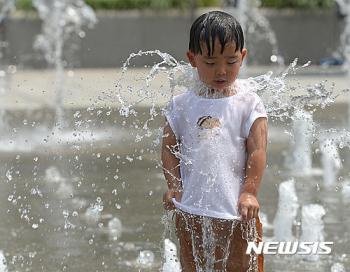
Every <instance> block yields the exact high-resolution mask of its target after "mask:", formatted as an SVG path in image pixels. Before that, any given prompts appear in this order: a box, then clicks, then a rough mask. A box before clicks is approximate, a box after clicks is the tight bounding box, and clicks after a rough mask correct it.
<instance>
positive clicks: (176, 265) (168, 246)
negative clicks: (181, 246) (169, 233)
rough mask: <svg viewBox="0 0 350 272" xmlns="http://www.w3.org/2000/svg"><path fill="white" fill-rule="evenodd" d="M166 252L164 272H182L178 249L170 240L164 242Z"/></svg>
mask: <svg viewBox="0 0 350 272" xmlns="http://www.w3.org/2000/svg"><path fill="white" fill-rule="evenodd" d="M164 252H165V253H164V258H165V261H164V263H163V272H180V271H181V267H180V262H179V260H178V258H177V248H176V245H175V244H174V243H173V242H172V241H170V240H169V239H165V240H164Z"/></svg>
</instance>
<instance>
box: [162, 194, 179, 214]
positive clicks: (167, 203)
mask: <svg viewBox="0 0 350 272" xmlns="http://www.w3.org/2000/svg"><path fill="white" fill-rule="evenodd" d="M182 195H183V191H182V189H180V190H175V189H169V190H168V191H166V192H165V194H164V196H163V205H164V209H165V210H167V211H170V210H174V209H175V205H174V203H173V198H175V200H176V201H177V202H181V198H182Z"/></svg>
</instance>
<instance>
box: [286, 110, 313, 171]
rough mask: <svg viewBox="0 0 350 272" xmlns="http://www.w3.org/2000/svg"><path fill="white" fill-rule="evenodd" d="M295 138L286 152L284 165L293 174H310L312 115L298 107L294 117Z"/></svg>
mask: <svg viewBox="0 0 350 272" xmlns="http://www.w3.org/2000/svg"><path fill="white" fill-rule="evenodd" d="M292 126H293V130H294V133H293V134H292V135H293V137H294V139H293V140H292V141H291V146H290V149H289V151H288V152H286V153H284V155H285V161H284V166H285V167H286V168H287V169H291V170H292V172H293V174H298V175H310V174H311V169H312V150H311V141H312V135H313V132H314V124H313V118H312V115H311V114H310V113H309V112H306V111H305V110H303V109H297V110H296V111H295V112H294V115H293V117H292Z"/></svg>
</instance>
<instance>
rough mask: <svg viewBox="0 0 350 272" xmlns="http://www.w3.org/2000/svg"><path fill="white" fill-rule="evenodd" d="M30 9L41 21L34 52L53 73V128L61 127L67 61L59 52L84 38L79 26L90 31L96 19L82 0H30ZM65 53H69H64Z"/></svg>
mask: <svg viewBox="0 0 350 272" xmlns="http://www.w3.org/2000/svg"><path fill="white" fill-rule="evenodd" d="M33 5H34V7H35V8H36V9H37V10H38V13H39V17H40V19H41V20H42V21H43V25H42V32H41V34H39V35H37V37H36V39H35V42H34V45H33V47H34V49H35V50H41V51H43V52H44V56H45V59H46V61H47V63H49V64H52V65H53V66H54V67H55V69H56V81H57V82H56V84H57V85H56V119H57V120H56V124H57V125H58V126H63V124H62V121H63V111H62V105H61V103H62V88H63V77H62V76H63V68H64V67H65V66H66V65H67V61H64V60H63V52H64V51H67V50H64V49H65V46H67V44H66V43H67V41H69V40H71V39H72V36H74V35H76V36H79V37H80V38H83V37H84V36H85V33H84V31H83V30H82V29H81V28H82V26H84V25H87V26H88V27H90V28H91V27H93V26H94V25H95V24H96V23H97V18H96V15H95V13H94V11H93V10H92V8H91V7H90V6H88V5H86V4H85V2H84V1H83V0H78V1H74V0H63V1H62V0H51V1H45V0H34V1H33ZM68 48H74V49H75V50H76V49H77V45H74V44H73V45H72V44H71V45H68ZM68 52H69V51H68Z"/></svg>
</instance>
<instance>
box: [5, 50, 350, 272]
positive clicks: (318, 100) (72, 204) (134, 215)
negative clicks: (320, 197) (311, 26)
mask: <svg viewBox="0 0 350 272" xmlns="http://www.w3.org/2000/svg"><path fill="white" fill-rule="evenodd" d="M150 55H152V56H153V57H154V58H157V59H160V61H158V62H157V63H156V64H155V65H154V66H152V67H150V69H144V74H143V76H141V77H137V78H134V81H135V82H137V83H138V84H139V86H140V87H137V88H135V87H134V86H133V85H132V82H130V81H127V80H125V78H127V73H129V72H131V69H129V67H130V66H132V62H133V59H134V58H142V57H143V56H150ZM307 65H308V64H306V65H303V66H301V67H297V61H295V62H293V63H292V64H291V65H290V66H289V67H288V68H287V70H286V71H284V72H282V73H281V74H278V75H277V76H276V75H273V73H272V72H269V73H267V74H264V75H261V76H258V77H254V78H249V79H244V80H240V83H241V84H242V85H244V86H246V88H249V89H251V90H253V91H255V92H256V93H257V94H259V95H260V96H261V97H262V99H263V101H264V103H265V106H266V109H267V112H268V116H269V122H270V123H271V125H276V124H277V125H279V126H281V127H283V128H284V127H287V128H289V131H288V130H287V129H285V132H286V133H288V135H292V137H295V136H294V133H295V129H294V128H292V129H290V126H289V125H290V123H293V120H294V119H297V118H298V117H297V116H295V114H294V113H295V112H298V111H304V112H305V111H306V112H307V113H310V114H311V115H312V116H313V115H314V114H315V113H317V112H318V111H322V110H323V109H325V108H327V107H328V106H330V105H332V104H333V102H334V101H335V99H336V98H337V96H338V95H336V94H333V91H334V87H332V88H331V90H328V89H327V88H326V82H321V83H319V84H316V85H315V86H307V87H302V86H300V85H299V86H297V87H295V86H292V85H289V84H288V83H287V80H286V77H287V75H288V74H289V73H296V72H297V70H298V69H303V68H306V67H307ZM122 70H123V74H122V75H123V76H124V78H122V79H120V81H119V82H118V83H117V84H116V88H115V89H112V90H110V91H104V92H103V94H102V95H101V96H100V97H98V98H97V99H96V101H95V102H94V103H93V104H92V105H91V107H89V109H88V110H86V115H88V118H87V120H86V121H84V122H83V121H82V120H83V117H81V116H80V115H82V114H83V112H84V111H83V110H80V111H73V112H72V113H70V114H71V115H72V116H73V115H74V117H73V120H74V122H76V123H77V126H80V124H81V123H83V124H82V126H84V130H85V131H86V134H85V135H87V134H92V135H93V137H92V139H94V140H92V141H91V143H90V142H89V140H84V139H83V137H79V135H77V136H76V137H75V138H73V139H69V140H67V141H65V140H62V142H61V143H60V144H58V145H54V146H52V145H46V146H47V147H48V148H47V149H46V150H45V152H52V153H49V154H48V156H49V157H50V154H51V155H52V156H53V157H54V158H53V159H49V161H48V162H46V163H45V162H44V160H43V159H42V158H43V157H44V156H43V155H40V154H39V155H35V156H33V157H34V159H33V158H31V157H30V156H31V155H32V154H29V155H28V154H27V155H22V154H21V156H15V158H13V159H12V161H11V163H10V162H6V163H7V164H6V165H5V164H4V165H5V166H3V167H4V173H6V174H4V178H5V180H6V184H5V185H6V186H8V187H9V188H10V190H9V192H10V196H11V197H10V196H9V195H6V197H5V199H8V202H9V204H10V206H12V210H14V211H15V213H16V214H18V213H19V215H18V217H21V220H26V221H27V222H28V224H30V226H34V227H33V231H35V230H37V229H39V230H42V229H43V228H44V226H45V225H44V223H43V222H44V221H45V224H48V225H49V224H50V223H52V222H54V223H52V224H53V226H54V227H53V228H52V229H50V228H49V227H48V231H47V232H43V236H44V238H47V239H46V240H48V241H49V242H51V243H52V244H57V243H58V244H59V246H60V247H62V248H63V249H62V251H64V250H65V249H67V251H69V252H72V253H71V254H72V255H70V257H68V256H64V260H62V263H63V264H62V269H63V268H64V265H65V264H66V263H67V262H69V261H70V260H72V259H73V258H74V254H77V256H79V254H83V253H82V251H83V250H80V245H78V246H77V245H74V246H72V247H69V245H71V244H72V243H73V242H74V241H76V240H75V239H72V238H74V237H79V241H84V242H86V244H88V246H89V247H88V248H87V251H88V252H92V253H91V256H94V257H95V256H96V254H97V253H94V252H98V251H103V252H104V253H106V252H105V250H107V249H106V247H108V249H109V248H111V249H113V251H112V252H113V254H112V255H113V256H112V258H111V259H112V261H110V262H109V266H110V267H112V266H113V265H115V262H116V258H117V259H118V260H117V262H118V264H121V265H122V264H125V263H126V262H125V260H131V261H130V262H129V263H131V265H129V266H125V267H127V268H129V267H133V268H135V267H137V263H136V259H137V255H138V254H139V253H140V252H142V251H144V250H150V251H151V252H156V251H157V252H158V251H159V248H157V246H154V245H153V244H151V243H147V242H149V240H150V241H152V237H151V238H149V237H147V235H146V234H145V233H147V231H148V230H149V229H156V230H157V229H158V228H159V227H158V226H157V224H155V223H154V220H156V221H157V220H158V219H157V218H158V217H157V216H158V214H159V213H156V212H154V213H152V212H153V210H152V208H151V209H150V208H147V209H145V210H144V209H143V208H144V207H154V206H157V205H155V203H156V202H157V201H159V199H160V198H154V197H158V195H159V194H160V193H159V192H161V191H162V190H163V188H162V187H161V186H160V185H159V184H163V183H164V181H163V178H162V177H160V176H159V175H160V174H159V173H157V171H159V170H160V169H161V167H162V165H161V163H160V161H159V150H158V148H159V144H160V142H161V139H162V131H163V124H162V121H163V120H161V121H160V122H159V120H160V119H163V118H162V117H163V116H162V115H163V114H164V110H165V105H166V104H167V103H168V101H169V100H170V99H171V98H172V97H173V96H174V95H176V94H179V93H181V92H183V91H186V90H187V88H188V86H192V87H193V86H196V84H201V83H200V82H199V81H198V74H197V73H196V70H195V69H193V68H192V67H190V66H189V65H188V64H186V63H182V62H178V61H177V60H175V59H174V58H172V57H171V56H170V55H169V54H166V53H162V52H160V51H148V52H139V53H137V54H133V55H131V56H130V58H129V59H128V60H127V62H126V63H125V65H124V66H123V69H122ZM159 79H160V80H159ZM157 80H159V81H161V83H160V84H161V86H159V85H158V81H157ZM344 92H345V91H342V92H340V94H341V93H344ZM340 94H339V95H340ZM115 101H118V102H119V105H120V106H119V107H118V108H117V109H113V108H112V107H111V106H110V104H111V103H113V102H115ZM107 117H108V118H109V119H108V118H107ZM92 119H95V121H96V120H98V121H99V122H105V123H106V124H107V123H108V125H109V126H113V127H116V130H115V131H114V132H112V133H111V134H110V135H109V138H108V137H107V138H103V139H104V140H105V139H107V140H108V141H110V142H111V143H106V141H97V140H96V134H95V133H97V132H99V128H100V127H98V128H96V127H94V126H93V125H92V123H93V121H91V120H92ZM299 119H300V118H299ZM80 122H81V123H80ZM96 122H97V121H96ZM315 122H316V121H315ZM85 126H86V127H85ZM104 129H106V127H103V130H104ZM96 131H97V132H96ZM110 131H111V130H109V131H108V133H109V132H110ZM332 132H333V133H334V135H335V136H336V137H337V139H336V141H335V142H336V143H337V144H338V145H339V147H340V148H344V147H348V146H349V145H348V143H349V139H350V138H349V132H348V130H347V129H345V128H344V129H336V128H332V127H331V128H329V127H326V125H323V126H319V125H317V123H316V125H315V127H314V129H313V130H308V131H304V132H301V133H304V134H307V133H311V134H312V142H313V143H314V144H318V143H319V142H322V141H320V138H321V139H322V140H323V139H324V138H325V137H327V135H330V133H332ZM76 133H77V134H79V133H80V132H79V131H76ZM108 133H107V135H108ZM332 135H333V134H332ZM101 142H103V143H101ZM37 146H39V145H37ZM63 147H66V148H63ZM50 148H51V149H53V150H52V151H51V150H50ZM127 148H129V149H127ZM65 149H68V150H69V152H70V153H69V156H68V155H67V154H65V153H64V152H65ZM72 154H73V155H72ZM16 155H17V154H16ZM71 155H72V156H71ZM26 157H29V159H30V161H31V162H30V163H27V164H26V168H25V169H28V168H30V167H32V169H30V170H29V171H32V173H31V175H30V177H28V176H26V177H25V175H24V173H25V171H26V170H25V169H22V168H20V166H21V163H22V162H26V161H27V160H25V158H26ZM181 159H183V160H186V158H181ZM58 162H60V163H62V164H63V166H64V167H62V169H70V171H68V170H66V172H63V173H60V172H57V170H56V169H54V168H51V169H50V167H52V165H55V163H58ZM187 163H190V162H187ZM141 165H142V167H141ZM154 165H155V166H154ZM46 169H49V171H48V173H47V176H46V178H49V179H51V180H62V179H64V177H63V175H64V174H65V175H68V176H70V177H74V176H75V175H77V176H79V177H80V180H79V181H77V182H76V183H74V185H73V186H74V189H75V191H74V193H73V194H72V196H70V197H69V198H68V199H63V198H61V197H60V196H59V195H56V196H55V198H57V199H55V198H52V197H50V196H51V195H50V194H49V191H47V190H46V191H45V190H44V189H45V188H47V189H50V188H52V187H50V186H53V185H54V183H55V182H51V183H50V182H46V180H47V179H45V170H46ZM272 169H273V165H272V167H270V166H269V168H267V172H268V171H273V170H272ZM280 169H281V170H282V169H283V166H281V168H280ZM40 170H41V173H42V176H41V175H40ZM287 170H288V169H287ZM50 171H51V173H50ZM101 173H106V174H103V175H102V174H101ZM286 173H287V174H288V175H290V174H291V172H289V171H286ZM292 174H294V173H292ZM273 179H277V181H273V183H277V182H278V181H279V179H280V177H279V176H278V175H276V176H273V178H272V180H273ZM22 180H25V181H24V182H25V184H27V185H25V186H23V188H22V187H21V186H19V184H21V183H20V182H21V181H22ZM152 180H154V181H155V182H153V183H151V182H152ZM28 181H30V182H28ZM41 181H45V182H44V183H41ZM67 182H68V179H67ZM111 184H113V185H111ZM150 184H152V186H151V189H150ZM110 186H112V187H113V188H111V187H110ZM159 186H160V187H159ZM280 187H283V185H282V184H281V185H280ZM107 188H108V189H107ZM109 188H111V189H110V190H109ZM40 189H41V191H40ZM54 190H56V188H55V189H54ZM141 191H142V192H144V191H145V192H147V193H146V194H145V195H146V196H144V195H142V193H140V192H141ZM315 191H316V189H315ZM21 192H22V194H21ZM28 192H29V193H28ZM157 192H158V195H157ZM26 193H27V195H26ZM21 195H25V196H26V198H21ZM140 196H141V197H140ZM84 197H86V198H87V200H85V202H84ZM99 197H100V198H99ZM269 197H270V196H269ZM270 199H271V197H270ZM31 203H36V204H35V205H38V204H37V203H40V205H42V206H43V207H45V210H47V211H52V212H50V213H52V216H50V213H49V215H47V216H45V218H42V217H41V215H40V214H39V213H38V214H36V213H35V210H36V209H38V208H37V206H33V205H32V204H31ZM91 203H92V204H91ZM293 203H294V204H295V205H296V204H297V203H298V201H296V202H293ZM89 204H90V207H91V210H90V211H89V212H91V211H93V214H92V216H91V217H89V216H87V215H88V213H87V214H85V211H86V209H87V207H88V206H89ZM265 205H266V204H265ZM267 205H268V204H267ZM19 206H20V207H21V209H19V208H18V207H19ZM62 209H65V212H64V213H63V215H64V216H63V218H62V211H61V210H62ZM108 209H109V210H112V211H113V212H111V213H114V212H115V210H118V211H120V212H121V213H122V216H121V217H120V219H121V220H123V228H125V231H124V229H123V237H122V239H124V240H125V241H127V242H121V239H119V237H118V239H115V240H113V239H111V240H109V242H110V244H108V245H107V246H106V247H104V246H103V244H104V241H105V240H106V238H105V236H106V235H107V234H106V232H101V230H103V229H104V227H105V226H108V224H106V222H104V221H103V220H104V218H103V216H102V213H106V212H107V210H108ZM154 209H155V208H154ZM9 210H11V208H9ZM57 211H59V217H55V216H54V215H55V212H57ZM149 211H150V212H149ZM78 212H79V213H78ZM160 213H161V212H160ZM286 213H287V215H288V216H289V217H293V213H294V212H293V211H291V212H290V213H289V214H288V212H286ZM145 214H147V216H145ZM155 214H156V215H155ZM45 215H46V214H45ZM68 216H69V218H68ZM87 218H91V220H89V219H87ZM140 218H141V219H140ZM154 218H156V219H154ZM68 219H69V221H68ZM79 219H83V220H81V221H83V222H80V221H79ZM85 219H87V220H86V221H89V222H86V221H85ZM137 219H139V220H142V222H141V223H140V225H139V226H137V227H135V229H133V230H132V231H129V232H128V228H127V227H125V225H126V226H127V225H128V224H131V223H130V222H138V221H137ZM43 220H44V221H43ZM60 220H61V221H62V220H63V223H62V225H61V226H59V227H58V226H57V225H58V224H60V223H57V222H58V221H59V222H60ZM167 220H168V221H167V224H171V222H170V220H171V219H170V218H167ZM292 221H293V220H291V222H292ZM21 223H22V221H21ZM135 224H138V223H135ZM291 225H292V223H290V224H289V226H288V228H289V227H291ZM206 226H207V227H208V234H210V225H206ZM62 230H64V231H62ZM252 231H254V227H253V226H252ZM19 233H20V231H17V232H16V233H14V234H13V236H15V235H19ZM101 233H102V234H101ZM124 233H125V235H124ZM130 233H132V234H133V235H132V234H130ZM157 233H158V234H154V236H156V235H159V233H160V232H159V231H158V232H157ZM79 235H81V236H82V237H83V238H81V239H80V237H81V236H79ZM276 236H278V235H276ZM158 238H159V237H158V236H157V238H156V239H158ZM162 238H165V237H162ZM12 239H15V238H13V237H12ZM63 239H64V245H63V244H62V243H61V241H62V240H63ZM133 239H136V240H137V241H142V242H138V243H136V242H135V243H134V242H133ZM284 239H285V238H284ZM16 241H17V242H18V239H17V240H16ZM211 242H212V239H211V237H210V235H209V236H208V240H207V243H208V245H210V243H211ZM18 247H20V246H18ZM33 247H34V246H33ZM160 247H161V248H162V247H163V244H161V246H160ZM161 250H162V249H161ZM84 251H85V250H84ZM107 252H108V254H110V251H107ZM19 254H20V253H17V252H16V256H17V255H19ZM108 254H103V253H102V256H103V262H108V260H107V257H105V256H108ZM14 255H15V254H14ZM84 256H86V255H84ZM88 256H90V255H88ZM116 256H117V257H116ZM58 258H59V257H55V258H54V260H55V261H56V260H57V259H58ZM155 258H156V256H155ZM24 259H25V260H28V257H26V258H24ZM36 259H38V258H36ZM35 261H37V262H39V261H38V260H35ZM43 261H45V260H43ZM20 262H22V263H23V266H26V264H25V263H24V261H17V263H16V262H15V261H14V266H16V267H17V266H20ZM47 262H49V261H47ZM55 263H57V261H56V262H55ZM101 263H102V261H101ZM39 265H41V266H45V265H48V264H47V263H45V264H41V263H39ZM99 265H100V266H101V264H99ZM157 265H158V263H157V262H156V261H155V262H154V263H153V264H152V265H151V269H154V268H155V267H157ZM291 265H293V264H291ZM28 266H29V265H28ZM100 266H98V265H96V267H99V268H98V269H100ZM105 266H107V264H106V263H103V264H102V267H103V268H104V269H106V270H107V269H108V268H106V267H105ZM125 267H124V266H123V268H125ZM127 268H125V269H127ZM96 269H97V268H96ZM127 271H130V270H127ZM131 271H133V270H131Z"/></svg>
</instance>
